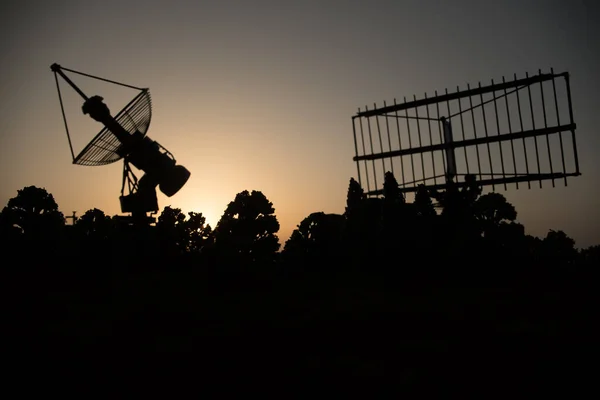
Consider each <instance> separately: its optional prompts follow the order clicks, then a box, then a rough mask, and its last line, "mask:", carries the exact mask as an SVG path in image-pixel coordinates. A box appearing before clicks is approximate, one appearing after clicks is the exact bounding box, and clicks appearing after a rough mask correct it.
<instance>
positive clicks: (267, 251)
mask: <svg viewBox="0 0 600 400" xmlns="http://www.w3.org/2000/svg"><path fill="white" fill-rule="evenodd" d="M274 213H275V209H274V208H273V204H272V203H271V202H270V201H269V200H268V199H267V198H266V197H265V195H264V194H263V193H262V192H260V191H256V190H253V191H252V192H248V191H247V190H244V191H243V192H240V193H238V194H237V195H236V196H235V200H233V201H232V202H230V203H229V204H228V205H227V208H226V209H225V212H224V213H223V216H222V217H221V219H220V220H219V223H218V224H217V226H216V228H215V230H214V239H215V244H214V247H215V250H216V251H217V254H218V255H219V256H220V257H224V258H226V259H231V260H232V261H241V262H246V261H272V260H274V258H275V254H276V252H277V250H279V246H280V245H279V238H278V237H277V235H276V233H277V232H278V231H279V222H278V221H277V217H276V216H275V214H274Z"/></svg>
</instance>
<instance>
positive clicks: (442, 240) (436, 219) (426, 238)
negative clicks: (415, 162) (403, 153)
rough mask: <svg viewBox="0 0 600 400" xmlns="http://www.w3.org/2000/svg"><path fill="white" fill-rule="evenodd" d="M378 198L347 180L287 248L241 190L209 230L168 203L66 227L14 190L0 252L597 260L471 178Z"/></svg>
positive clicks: (52, 207) (328, 262)
mask: <svg viewBox="0 0 600 400" xmlns="http://www.w3.org/2000/svg"><path fill="white" fill-rule="evenodd" d="M383 192H384V193H383V196H382V197H380V198H367V197H366V196H365V195H364V192H363V189H362V188H361V187H360V185H359V184H358V182H357V181H356V180H354V179H350V183H349V187H348V194H347V201H346V208H345V212H344V213H343V214H326V213H323V212H315V213H312V214H310V215H308V216H307V217H306V218H304V219H303V220H302V221H301V222H300V224H299V225H298V226H297V228H296V229H295V230H294V231H293V233H292V235H291V236H290V238H289V239H288V240H287V241H286V242H285V244H284V246H283V248H281V244H280V241H279V237H278V236H277V232H278V231H279V222H278V220H277V217H276V215H275V208H274V207H273V204H272V203H271V202H270V201H269V200H268V199H267V197H266V196H265V195H264V194H263V193H262V192H260V191H251V192H249V191H242V192H240V193H238V194H237V195H236V197H235V199H234V200H233V201H231V202H230V203H229V204H228V205H227V208H226V209H225V212H224V213H223V215H222V216H221V219H220V220H219V222H218V223H217V225H216V227H215V228H214V229H213V228H212V227H211V226H210V225H208V224H207V223H206V219H205V217H204V216H203V215H202V213H198V212H189V213H188V214H187V215H186V214H185V213H184V212H183V211H182V210H181V209H178V208H171V207H169V206H167V207H165V208H164V209H163V210H162V212H161V213H160V215H159V216H158V218H157V221H156V224H155V225H154V226H150V225H148V226H144V225H135V224H132V223H131V221H130V220H128V219H127V218H124V217H122V216H112V217H111V216H108V215H106V214H105V213H104V212H103V211H102V210H99V209H91V210H88V211H87V212H85V213H84V214H83V215H82V216H81V217H79V218H77V219H76V220H75V221H74V223H73V224H72V225H67V224H66V223H65V217H64V215H63V214H62V213H61V212H60V211H59V207H58V204H57V203H56V202H55V200H54V198H53V196H52V194H51V193H49V192H47V191H46V190H45V189H43V188H37V187H35V186H29V187H25V188H23V189H21V190H19V191H18V194H17V196H16V197H14V198H12V199H10V200H9V202H8V204H7V205H6V206H5V207H4V209H3V210H2V212H1V213H0V232H1V233H2V240H1V242H0V245H1V246H2V247H3V254H4V255H5V256H6V257H8V255H9V254H16V255H17V259H21V260H25V259H27V258H43V259H45V260H47V261H48V262H49V260H51V259H60V260H61V263H62V264H65V263H68V262H70V261H77V262H78V263H81V264H86V263H90V264H100V263H102V264H104V265H112V266H115V265H119V266H122V265H127V266H131V267H141V268H144V267H161V268H168V267H174V266H175V264H178V263H184V264H185V265H191V266H198V267H202V266H203V265H204V266H218V265H222V266H227V267H229V268H231V267H239V266H241V265H244V266H248V265H251V264H261V265H268V266H271V267H276V268H279V267H282V268H285V267H290V268H295V269H308V270H320V271H321V272H324V273H326V272H328V271H334V270H338V269H344V268H347V269H353V270H365V271H371V272H377V273H378V272H394V273H410V272H417V273H418V272H422V271H425V270H433V269H435V270H445V271H446V272H448V271H458V270H460V269H461V268H472V267H474V268H479V269H483V270H485V269H490V268H505V269H507V268H511V269H515V268H517V269H527V268H537V267H541V268H550V267H557V266H570V267H581V266H591V265H598V261H599V254H600V250H599V249H600V246H598V245H596V246H592V247H589V248H586V249H577V248H576V247H575V241H574V240H573V239H571V238H570V237H569V236H568V235H567V234H565V233H564V232H563V231H561V230H556V231H555V230H550V231H549V232H548V233H547V235H546V236H545V237H543V238H538V237H534V236H531V235H527V234H525V228H524V226H523V225H522V224H520V223H519V222H518V220H517V211H516V210H515V208H514V206H513V205H511V204H510V203H508V202H507V201H506V199H505V197H504V196H503V195H501V194H499V193H487V194H483V195H482V194H481V188H480V187H477V186H476V185H474V184H472V183H470V184H468V185H467V186H464V187H462V188H458V187H453V186H450V187H449V188H448V189H447V190H445V191H443V192H432V191H428V190H427V189H425V187H423V186H421V187H419V188H418V190H417V191H416V193H415V196H414V201H413V202H412V203H409V202H407V201H406V199H405V195H404V194H403V193H402V192H401V191H400V190H399V189H398V185H397V182H396V179H395V178H394V176H393V174H392V173H390V172H388V173H387V174H386V175H385V184H384V191H383Z"/></svg>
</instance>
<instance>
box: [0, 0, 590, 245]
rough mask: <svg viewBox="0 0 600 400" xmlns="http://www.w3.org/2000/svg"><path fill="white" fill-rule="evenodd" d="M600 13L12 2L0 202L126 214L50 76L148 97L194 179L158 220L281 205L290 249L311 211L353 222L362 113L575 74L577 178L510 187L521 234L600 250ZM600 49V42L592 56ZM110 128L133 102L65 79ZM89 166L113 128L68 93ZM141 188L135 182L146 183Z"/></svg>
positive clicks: (391, 2) (464, 2)
mask: <svg viewBox="0 0 600 400" xmlns="http://www.w3.org/2000/svg"><path fill="white" fill-rule="evenodd" d="M598 4H600V3H598V2H597V1H594V0H590V1H582V0H568V1H567V0H564V1H554V0H547V1H541V0H540V1H533V0H519V1H517V0H504V1H486V0H478V1H475V0H473V1H470V0H455V1H445V0H437V1H433V0H420V1H417V0H415V1H404V0H370V1H355V0H346V1H342V0H320V1H316V0H303V1H292V0H279V1H275V0H254V1H243V0H219V1H202V0H197V1H181V0H170V1H166V0H161V1H158V0H146V1H141V0H135V1H131V0H120V1H113V0H106V1H67V0H56V1H28V0H20V1H13V0H8V1H4V2H3V3H2V5H1V6H0V30H1V35H2V41H1V42H0V54H1V56H2V64H1V67H0V68H1V69H0V72H1V73H0V90H1V92H0V95H1V99H2V100H1V106H0V183H1V185H0V205H1V206H4V205H6V203H7V202H8V200H9V199H10V198H11V197H14V196H16V194H17V190H19V189H22V188H23V187H25V186H30V185H35V186H38V187H44V188H46V190H48V191H49V192H50V193H52V194H53V195H54V197H55V199H56V201H57V203H58V205H59V208H60V210H61V211H62V212H63V213H64V214H65V215H68V214H71V212H72V211H77V214H78V215H81V214H83V213H84V212H85V211H86V210H88V209H91V208H99V209H101V210H103V211H104V212H106V213H107V214H109V215H114V214H120V206H119V194H120V188H121V174H122V162H117V163H114V164H111V165H108V166H102V167H84V166H79V165H73V164H72V158H71V153H70V150H69V146H68V142H67V136H66V133H65V128H64V125H63V121H62V115H61V111H60V105H59V101H58V95H57V91H56V85H55V81H54V76H53V73H52V72H51V71H50V65H51V64H53V63H58V64H60V65H62V66H64V67H66V68H70V69H73V70H77V71H82V72H85V73H89V74H92V75H97V76H101V77H104V78H108V79H111V80H115V81H119V82H124V83H127V84H131V85H134V86H138V87H148V88H149V89H150V93H151V95H152V101H153V117H152V123H151V125H150V129H149V131H148V136H149V137H151V138H152V139H154V140H156V141H158V142H159V143H160V144H162V145H163V146H165V147H166V148H167V149H168V150H170V151H171V152H172V153H173V154H174V156H175V158H176V159H177V161H178V163H180V164H182V165H184V166H186V167H187V168H188V169H189V170H190V171H191V173H192V175H191V178H190V180H189V181H188V183H187V185H186V186H185V187H184V188H183V189H182V190H181V191H180V192H179V193H177V194H176V195H175V196H173V197H172V198H167V197H166V196H164V195H162V194H161V193H159V207H160V209H161V210H162V208H163V207H164V206H167V205H171V206H172V207H178V208H181V209H182V210H183V211H184V212H188V211H196V212H202V213H203V214H204V215H205V216H206V217H207V220H208V222H209V223H210V224H211V225H212V226H213V227H214V226H215V225H216V223H217V222H218V219H219V218H220V216H221V215H222V213H223V211H224V209H225V208H226V206H227V204H228V203H229V202H230V201H232V200H233V199H234V198H235V195H236V194H237V193H239V192H241V191H243V190H260V191H262V192H263V193H264V194H265V195H266V196H267V198H268V199H269V200H270V201H271V202H273V205H274V207H275V213H276V215H277V218H278V220H279V222H280V224H281V230H280V232H279V236H280V242H281V244H282V246H283V244H284V243H285V241H286V240H287V239H288V237H289V235H290V234H291V232H292V230H293V229H294V228H295V227H296V225H298V224H299V223H300V222H301V221H302V219H303V218H304V217H306V216H308V215H309V214H310V213H312V212H316V211H324V212H327V213H343V211H344V207H345V201H346V194H347V189H348V183H349V180H350V178H351V177H355V178H356V165H355V163H354V161H353V160H352V157H353V156H354V143H353V133H352V120H351V118H352V116H353V115H354V114H355V113H356V112H357V109H358V108H359V107H361V108H363V107H364V106H365V105H372V104H373V103H374V102H377V103H382V102H383V101H384V100H387V101H391V100H393V99H394V98H402V97H403V96H406V97H407V98H408V97H410V98H412V96H413V94H417V96H421V95H422V94H423V93H424V92H428V93H433V92H434V91H435V90H438V91H443V90H444V89H445V88H455V87H456V86H457V85H461V86H464V85H466V84H467V83H471V84H477V82H479V81H482V82H483V81H485V82H489V80H490V79H491V78H493V79H496V80H498V81H499V80H501V78H502V76H507V77H508V76H512V74H513V73H517V74H518V75H519V76H524V74H525V73H526V72H528V73H529V74H535V73H537V71H538V69H540V68H541V69H542V70H549V69H550V68H551V67H552V68H554V70H555V72H564V71H568V72H569V73H570V74H571V89H572V96H573V106H574V117H575V122H576V123H577V131H576V133H577V140H578V142H577V145H578V151H579V160H580V169H581V172H582V176H580V177H577V178H573V179H571V180H570V181H569V186H568V187H564V185H563V184H562V182H558V183H557V186H556V188H552V187H551V185H549V184H548V185H544V187H543V189H539V188H538V186H537V185H533V186H532V189H526V188H524V186H521V188H520V189H519V190H515V189H514V187H513V188H510V187H509V190H508V191H504V190H503V188H498V187H497V190H498V191H499V192H500V193H502V194H504V195H505V196H506V197H507V199H508V200H509V201H510V202H511V203H512V204H514V205H515V207H516V209H517V212H518V221H519V222H521V223H523V224H524V225H525V228H526V233H528V234H532V235H535V236H545V234H546V233H547V232H548V230H549V229H554V230H559V229H560V230H564V231H565V232H566V233H567V234H568V235H569V236H571V237H572V238H574V239H575V240H576V246H577V247H587V246H590V245H593V244H600V200H599V198H600V189H599V183H600V167H599V165H600V162H599V155H600V134H599V131H598V129H599V128H598V127H599V126H600V109H599V105H600V102H599V101H598V98H599V97H598V96H599V95H600V78H599V77H598V74H599V71H600V68H599V67H600V51H599V50H600V49H599V47H598V44H597V40H598V37H600V29H599V28H598V24H597V22H598V15H600V14H599V13H600V6H599V5H598ZM593 43H596V45H593ZM69 76H71V77H72V78H73V80H74V81H75V83H77V84H78V86H79V87H80V88H81V89H82V90H83V91H84V92H86V93H87V94H88V95H90V96H91V95H96V94H97V95H101V96H103V97H104V98H105V101H106V103H107V104H108V106H109V107H110V109H111V111H112V112H113V115H114V114H116V113H117V112H118V111H119V110H120V109H121V108H122V107H123V106H124V105H125V104H126V103H127V102H128V101H129V100H130V99H131V98H133V96H135V95H136V92H135V91H133V90H131V89H124V88H122V87H118V86H114V85H111V84H106V83H100V82H96V81H93V80H90V79H89V78H84V77H80V76H77V75H69ZM61 89H62V93H63V96H64V100H65V107H66V112H67V119H68V122H69V129H70V132H71V137H72V139H73V147H74V150H75V153H76V154H77V153H78V152H79V150H81V149H82V148H83V147H84V146H85V144H87V142H88V141H89V140H91V139H92V137H93V136H94V135H95V134H96V133H97V132H98V131H99V130H100V129H101V126H100V125H99V123H97V122H95V121H93V120H91V119H90V118H89V117H88V116H84V115H82V113H81V105H82V99H81V98H80V97H78V95H77V94H76V93H75V92H74V91H73V90H72V89H70V88H69V87H68V86H67V85H66V84H64V82H61ZM140 176H141V173H140V175H138V177H140Z"/></svg>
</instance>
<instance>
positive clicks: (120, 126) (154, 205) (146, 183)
mask: <svg viewBox="0 0 600 400" xmlns="http://www.w3.org/2000/svg"><path fill="white" fill-rule="evenodd" d="M50 69H51V70H52V71H53V72H54V77H55V80H56V87H57V90H58V96H59V100H60V106H61V109H62V114H63V119H64V123H65V129H66V131H67V138H68V140H69V147H70V149H71V155H72V156H73V164H77V165H85V166H100V165H107V164H111V163H114V162H116V161H119V160H121V159H122V160H123V183H122V186H121V196H120V198H119V199H120V203H121V211H122V212H124V213H131V214H132V217H133V218H134V219H136V220H145V221H147V220H148V217H147V213H148V212H150V213H155V212H157V211H158V201H157V198H156V187H157V186H158V187H159V189H160V191H161V192H162V193H164V194H165V195H166V196H168V197H171V196H173V195H175V194H176V193H177V192H178V191H179V190H180V189H181V188H182V187H183V186H184V185H185V184H186V182H187V181H188V179H189V177H190V172H189V171H188V170H187V169H186V168H185V167H184V166H182V165H177V163H176V160H175V157H173V154H171V153H170V152H169V151H168V150H167V149H165V148H164V147H163V146H161V145H160V144H159V143H158V142H156V141H154V140H152V139H150V138H149V137H147V136H146V132H147V131H148V128H149V127H150V121H151V118H152V101H151V97H150V91H149V90H148V89H142V88H137V87H134V86H131V85H126V84H123V83H119V82H114V81H110V80H108V79H104V78H99V77H96V76H92V75H89V74H85V73H82V72H78V71H74V70H71V69H67V68H63V67H61V66H60V65H58V64H56V63H55V64H52V65H51V66H50ZM64 71H69V72H72V73H76V74H80V75H84V76H87V77H90V78H94V79H99V80H102V81H106V82H109V83H113V84H117V85H121V86H126V87H129V88H133V89H137V90H139V93H138V95H137V96H135V97H134V98H133V99H132V100H131V101H130V102H129V103H128V104H127V105H126V106H125V107H123V109H122V110H121V111H119V112H118V113H117V114H116V115H115V116H114V117H113V116H112V115H111V113H110V110H109V108H108V106H107V105H106V104H104V102H103V100H104V99H103V98H102V97H100V96H97V95H96V96H92V97H88V96H87V95H86V94H85V93H84V92H83V91H81V89H79V88H78V87H77V86H76V85H75V84H74V83H73V81H71V79H69V77H67V76H66V75H65V73H64ZM58 75H60V76H61V77H62V78H63V79H64V80H65V81H66V82H67V83H68V84H69V85H70V86H71V87H72V88H73V89H74V90H75V91H76V92H77V93H79V95H80V96H81V97H82V98H83V99H84V103H83V106H82V111H83V113H84V114H88V115H89V116H90V117H91V118H92V119H94V120H96V121H98V122H100V123H102V124H103V125H104V128H102V129H101V130H100V132H98V134H97V135H96V136H95V137H94V138H93V139H92V140H91V141H90V142H89V143H88V144H87V146H85V147H84V148H83V150H81V152H80V153H79V154H78V155H77V156H75V153H74V152H73V146H72V144H71V137H70V134H69V129H68V124H67V119H66V116H65V112H64V106H63V101H62V96H61V92H60V85H59V83H58ZM130 164H131V165H133V166H135V167H136V168H137V169H139V170H141V171H144V172H145V174H144V175H143V176H142V177H141V178H140V179H139V180H138V179H137V177H136V176H135V174H134V173H133V171H132V170H131V167H130Z"/></svg>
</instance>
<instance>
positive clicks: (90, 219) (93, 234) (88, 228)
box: [74, 208, 113, 239]
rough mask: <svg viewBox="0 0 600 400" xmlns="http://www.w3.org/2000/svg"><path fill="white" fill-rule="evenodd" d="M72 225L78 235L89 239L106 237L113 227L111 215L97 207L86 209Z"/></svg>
mask: <svg viewBox="0 0 600 400" xmlns="http://www.w3.org/2000/svg"><path fill="white" fill-rule="evenodd" d="M74 225H75V227H76V232H77V234H78V235H81V236H83V237H87V238H91V239H107V238H108V237H109V236H110V234H111V233H112V229H113V224H112V219H111V217H110V216H108V215H106V214H104V211H102V210H99V209H97V208H93V209H91V210H88V211H86V212H85V213H84V214H83V215H82V216H81V217H79V218H78V219H77V221H76V222H75V224H74Z"/></svg>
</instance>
